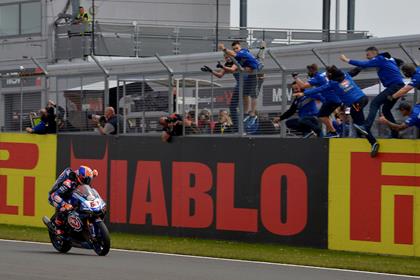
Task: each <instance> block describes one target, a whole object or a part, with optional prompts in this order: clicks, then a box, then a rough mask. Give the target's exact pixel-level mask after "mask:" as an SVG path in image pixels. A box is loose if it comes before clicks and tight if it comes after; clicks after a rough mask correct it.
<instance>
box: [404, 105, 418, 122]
mask: <svg viewBox="0 0 420 280" xmlns="http://www.w3.org/2000/svg"><path fill="white" fill-rule="evenodd" d="M405 123H406V124H407V125H408V126H416V127H417V128H420V104H417V105H416V106H414V108H413V111H412V112H411V114H410V116H409V117H408V119H406V120H405Z"/></svg>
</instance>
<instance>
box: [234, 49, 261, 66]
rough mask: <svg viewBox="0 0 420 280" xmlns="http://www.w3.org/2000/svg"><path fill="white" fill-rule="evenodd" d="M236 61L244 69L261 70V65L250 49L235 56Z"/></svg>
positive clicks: (243, 50) (242, 50)
mask: <svg viewBox="0 0 420 280" xmlns="http://www.w3.org/2000/svg"><path fill="white" fill-rule="evenodd" d="M235 58H236V60H237V61H238V63H239V64H240V65H241V66H242V67H244V68H245V67H249V68H251V69H253V70H260V68H261V63H260V62H259V61H258V60H257V59H256V58H255V57H254V55H253V54H252V53H250V52H249V50H248V49H241V50H240V51H239V52H237V53H236V55H235Z"/></svg>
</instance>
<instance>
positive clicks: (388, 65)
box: [340, 47, 404, 138]
mask: <svg viewBox="0 0 420 280" xmlns="http://www.w3.org/2000/svg"><path fill="white" fill-rule="evenodd" d="M366 58H367V59H368V60H367V61H359V60H353V59H349V58H347V57H346V56H345V55H341V56H340V59H341V60H342V61H344V62H346V63H349V64H351V65H355V66H358V67H361V68H370V67H375V68H376V69H377V73H378V77H379V79H380V81H381V83H382V84H383V85H384V87H385V90H383V91H382V92H381V93H379V94H378V95H377V96H376V97H375V98H374V99H373V100H372V102H371V103H370V108H369V115H368V117H367V119H366V121H365V123H364V125H355V127H356V129H357V130H359V131H361V132H362V133H363V134H365V135H367V134H368V133H369V131H370V129H371V128H372V125H373V122H374V121H375V118H376V114H377V112H378V110H379V108H380V107H381V105H383V106H382V113H383V114H384V116H385V117H386V118H387V119H388V120H390V121H391V122H395V119H394V116H393V115H392V112H391V109H392V107H393V106H394V105H395V103H396V101H397V100H396V99H394V100H392V101H391V100H389V97H388V96H390V95H393V94H394V93H396V92H397V91H399V90H400V89H401V88H402V87H403V86H404V81H403V77H402V75H401V73H400V69H399V67H398V64H397V61H396V59H394V58H392V57H391V56H390V55H389V53H383V54H380V53H379V50H378V49H377V48H376V47H369V48H367V49H366ZM392 137H394V138H398V132H397V131H395V130H393V131H392Z"/></svg>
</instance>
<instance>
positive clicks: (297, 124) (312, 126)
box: [286, 116, 321, 136]
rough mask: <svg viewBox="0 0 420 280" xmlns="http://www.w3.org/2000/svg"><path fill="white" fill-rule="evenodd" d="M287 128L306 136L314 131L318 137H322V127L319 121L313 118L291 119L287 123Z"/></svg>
mask: <svg viewBox="0 0 420 280" xmlns="http://www.w3.org/2000/svg"><path fill="white" fill-rule="evenodd" d="M286 126H287V127H288V128H290V129H294V130H297V131H300V132H302V133H304V134H306V133H309V132H311V131H312V130H313V131H314V132H315V133H316V134H317V135H318V136H320V135H321V126H320V125H319V122H318V119H317V118H315V117H312V116H307V117H302V118H294V119H289V120H287V121H286Z"/></svg>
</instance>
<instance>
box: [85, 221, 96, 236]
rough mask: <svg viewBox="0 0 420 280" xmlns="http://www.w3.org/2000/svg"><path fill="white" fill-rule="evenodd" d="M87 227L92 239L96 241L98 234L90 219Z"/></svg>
mask: <svg viewBox="0 0 420 280" xmlns="http://www.w3.org/2000/svg"><path fill="white" fill-rule="evenodd" d="M86 225H87V227H88V230H89V234H90V238H91V239H93V240H95V239H96V233H95V225H94V224H93V223H91V222H90V221H89V219H87V220H86Z"/></svg>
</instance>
